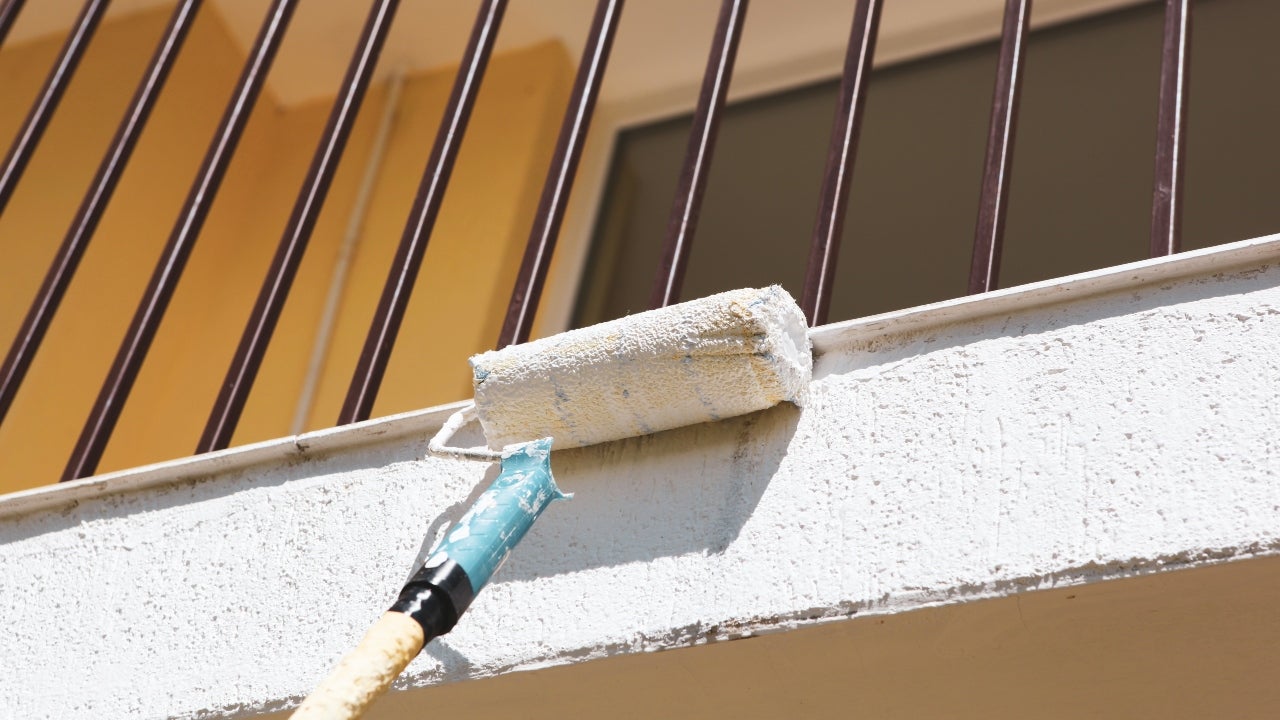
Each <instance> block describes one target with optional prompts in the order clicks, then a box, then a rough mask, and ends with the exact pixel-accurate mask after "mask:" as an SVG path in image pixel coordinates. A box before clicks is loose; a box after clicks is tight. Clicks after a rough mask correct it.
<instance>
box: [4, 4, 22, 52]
mask: <svg viewBox="0 0 1280 720" xmlns="http://www.w3.org/2000/svg"><path fill="white" fill-rule="evenodd" d="M25 2H26V0H5V2H3V3H0V47H3V46H4V39H5V38H7V37H9V28H11V27H13V21H14V20H17V19H18V13H19V12H20V11H21V10H22V5H23V4H24V3H25Z"/></svg>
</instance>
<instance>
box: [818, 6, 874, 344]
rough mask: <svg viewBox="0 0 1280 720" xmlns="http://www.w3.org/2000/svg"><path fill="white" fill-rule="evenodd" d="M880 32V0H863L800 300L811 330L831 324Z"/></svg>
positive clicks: (855, 19)
mask: <svg viewBox="0 0 1280 720" xmlns="http://www.w3.org/2000/svg"><path fill="white" fill-rule="evenodd" d="M879 29H880V0H858V3H857V5H855V6H854V9H853V29H852V30H850V31H849V47H848V49H847V50H845V55H844V75H843V76H841V78H840V99H839V100H838V101H837V102H838V104H837V105H836V119H835V122H833V123H832V124H831V142H830V143H829V144H828V145H827V166H826V168H825V169H824V170H823V172H822V191H821V193H820V194H819V196H818V219H817V221H816V222H815V223H814V226H813V235H812V239H811V240H810V244H809V263H808V265H807V266H806V268H805V275H804V292H803V293H802V294H801V298H800V308H801V309H802V310H804V314H805V317H807V318H808V319H809V325H811V326H812V325H821V324H823V323H825V322H826V321H827V311H828V309H829V308H830V307H831V291H832V284H833V283H834V282H835V275H836V258H837V257H838V255H839V253H840V235H841V233H842V232H844V214H845V209H846V207H847V206H848V204H849V179H850V178H851V177H852V176H853V165H854V162H855V161H856V160H857V158H858V136H859V135H860V134H861V133H862V108H863V106H864V105H866V100H867V83H868V82H869V81H870V76H871V63H872V60H873V59H874V58H875V54H876V36H877V35H878V34H879Z"/></svg>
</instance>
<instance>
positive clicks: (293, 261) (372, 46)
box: [196, 0, 399, 453]
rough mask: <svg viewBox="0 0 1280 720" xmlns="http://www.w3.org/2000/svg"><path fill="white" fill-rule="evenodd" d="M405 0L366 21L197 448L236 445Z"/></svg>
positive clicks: (378, 5)
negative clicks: (235, 437) (274, 335)
mask: <svg viewBox="0 0 1280 720" xmlns="http://www.w3.org/2000/svg"><path fill="white" fill-rule="evenodd" d="M398 5H399V0H375V2H374V3H373V7H372V8H370V10H369V16H368V19H366V20H365V24H364V31H363V33H362V34H361V36H360V40H359V42H358V43H357V45H356V51H355V54H354V55H352V57H351V63H350V64H349V65H348V66H347V75H346V78H345V79H343V81H342V89H341V90H340V91H339V92H338V98H337V99H336V100H335V101H334V104H333V109H332V110H331V111H330V112H329V121H328V124H327V125H326V126H325V129H324V133H323V135H322V136H321V138H320V145H319V146H318V147H317V148H316V154H315V157H313V158H312V160H311V169H310V170H308V171H307V178H306V180H304V181H303V183H302V190H301V192H299V194H298V199H297V201H296V202H294V205H293V214H292V215H290V217H289V224H288V226H287V227H286V228H285V231H284V236H283V237H282V238H280V244H279V246H277V248H276V255H275V258H274V259H273V260H272V261H271V269H270V270H268V271H267V279H266V280H265V281H264V282H263V284H262V289H261V290H260V291H259V292H258V300H257V302H255V303H254V306H253V312H252V314H251V315H250V316H249V323H248V324H247V325H246V326H245V329H244V334H243V335H242V336H241V337H240V345H239V346H238V347H237V348H236V354H235V356H234V358H232V360H231V368H230V369H229V370H227V377H226V379H225V380H224V381H223V382H222V389H221V390H220V391H219V392H218V399H217V401H215V402H214V405H213V411H212V412H211V413H210V415H209V421H208V423H206V424H205V428H204V434H203V435H201V437H200V443H199V444H198V445H197V446H196V452H197V453H204V452H209V451H210V450H221V449H222V448H225V447H227V446H228V445H230V444H231V436H232V434H233V433H234V432H235V429H236V423H237V422H239V420H240V414H241V413H242V412H243V411H244V404H245V402H246V401H247V400H248V399H249V391H250V390H251V389H252V388H253V381H254V378H255V377H257V374H258V369H259V368H260V367H261V366H262V358H263V356H264V355H265V354H266V352H267V345H268V344H269V343H270V342H271V334H272V333H273V332H274V331H275V328H276V323H277V322H278V321H279V320H280V312H281V311H282V310H283V309H284V304H285V300H286V299H287V298H288V297H289V288H290V287H292V285H293V280H294V278H295V277H296V276H297V274H298V266H299V265H300V264H301V263H302V255H303V253H305V252H306V249H307V241H308V240H310V239H311V232H312V230H313V229H314V228H315V224H316V218H318V217H319V216H320V210H321V208H322V207H323V206H324V200H325V196H326V195H327V194H328V192H329V186H330V184H331V183H332V182H333V176H334V174H335V173H336V172H337V169H338V162H339V160H341V158H342V152H343V150H344V149H345V148H346V145H347V139H348V138H349V137H350V136H351V128H352V127H353V126H354V125H355V121H356V116H357V115H358V114H359V112H360V104H361V103H362V102H363V100H364V95H365V91H366V90H367V89H368V87H369V81H370V80H371V79H372V78H373V71H374V68H375V67H376V65H377V63H378V56H379V54H381V52H382V46H383V44H384V42H385V41H386V38H387V32H388V31H389V30H390V28H391V21H392V19H393V18H394V17H395V13H396V7H397V6H398Z"/></svg>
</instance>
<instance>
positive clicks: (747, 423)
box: [494, 403, 800, 583]
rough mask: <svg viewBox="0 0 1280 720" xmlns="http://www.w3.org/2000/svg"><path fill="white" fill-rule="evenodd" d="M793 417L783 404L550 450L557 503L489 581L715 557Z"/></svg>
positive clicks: (776, 459) (757, 491) (752, 500)
mask: <svg viewBox="0 0 1280 720" xmlns="http://www.w3.org/2000/svg"><path fill="white" fill-rule="evenodd" d="M799 421H800V410H799V409H798V408H796V407H795V406H794V405H792V404H790V403H783V404H781V405H779V406H777V407H774V408H772V409H770V410H765V411H762V412H758V413H753V414H751V415H745V416H743V417H739V418H732V419H729V420H724V421H721V422H717V423H704V424H701V425H694V426H691V427H685V428H678V429H675V430H668V431H666V432H662V433H656V434H654V435H649V436H644V437H636V438H631V439H628V440H623V441H619V442H613V443H606V444H603V445H596V446H593V447H587V448H579V449H575V450H566V451H563V452H559V453H556V454H555V455H554V456H553V459H552V465H553V468H554V472H555V474H556V482H557V483H558V484H559V485H560V487H561V489H563V490H564V491H565V492H573V493H576V494H575V496H574V499H573V500H572V501H571V502H565V503H556V504H555V505H552V506H551V508H550V509H548V511H547V514H546V516H545V518H544V519H543V520H542V521H541V522H539V523H538V524H537V525H535V526H534V527H533V529H532V530H530V532H529V535H528V536H527V537H526V538H525V539H524V541H523V542H521V544H520V546H519V547H518V548H517V549H516V550H515V551H514V552H513V553H512V554H511V559H510V561H509V562H508V563H507V564H506V566H504V567H503V568H502V570H501V571H500V572H499V573H498V574H497V575H496V576H495V578H494V582H495V583H506V582H520V581H525V580H531V579H534V578H539V577H546V576H549V575H557V574H561V573H567V572H575V571H579V570H585V569H588V568H595V567H606V566H611V565H623V564H627V563H633V562H642V563H643V562H649V561H651V560H654V559H655V558H660V557H671V556H677V555H686V554H689V553H705V554H716V553H720V552H723V551H724V549H725V548H726V547H728V545H729V543H731V542H733V540H734V539H735V538H736V537H737V536H738V533H739V532H740V531H741V530H742V526H743V525H744V524H745V523H746V521H747V518H749V517H750V516H751V514H752V512H753V511H754V510H755V508H756V505H757V504H759V502H760V498H761V496H762V495H763V494H764V491H765V488H766V487H767V486H768V484H769V480H770V479H771V478H772V477H773V475H774V473H776V472H777V470H778V466H779V465H780V464H781V462H782V458H783V457H785V456H786V454H787V447H788V445H789V444H790V442H791V438H792V436H793V435H794V434H795V431H796V427H797V425H798V424H799Z"/></svg>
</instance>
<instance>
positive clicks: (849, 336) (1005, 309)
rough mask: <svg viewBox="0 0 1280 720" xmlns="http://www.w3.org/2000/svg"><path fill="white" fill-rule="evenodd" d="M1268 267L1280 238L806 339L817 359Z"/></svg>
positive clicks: (1046, 283)
mask: <svg viewBox="0 0 1280 720" xmlns="http://www.w3.org/2000/svg"><path fill="white" fill-rule="evenodd" d="M1267 261H1277V262H1280V234H1277V235H1267V236H1265V237H1260V238H1255V239H1252V240H1241V241H1239V242H1234V243H1227V244H1225V245H1217V246H1214V247H1210V248H1204V249H1202V250H1192V251H1187V252H1183V253H1179V254H1177V255H1168V256H1165V257H1160V258H1154V259H1150V260H1139V261H1138V262H1132V263H1128V264H1125V265H1114V266H1112V267H1108V268H1103V269H1101V270H1090V271H1088V272H1083V273H1079V274H1076V275H1067V276H1065V277H1060V278H1053V279H1051V280H1043V281H1041V282H1036V283H1029V284H1027V285H1017V286H1014V287H1011V288H1006V289H1003V290H996V291H993V292H989V293H983V294H980V295H967V296H964V297H958V298H954V299H951V300H943V301H941V302H936V303H932V304H929V305H920V306H917V307H913V308H907V309H905V310H894V311H892V312H887V313H882V314H880V315H871V316H868V317H864V318H857V319H854V320H845V321H843V322H838V323H832V324H830V325H823V326H821V327H816V328H813V329H812V330H811V331H809V337H810V339H811V340H812V341H813V351H814V354H815V355H816V356H822V355H824V354H826V353H831V352H839V351H842V350H846V349H850V348H852V347H853V346H855V345H858V344H860V343H865V342H867V341H868V340H872V339H879V338H882V337H884V336H886V335H893V334H902V333H909V332H915V331H919V330H924V329H926V328H932V327H937V326H939V325H949V324H955V323H961V322H967V321H971V320H977V319H980V318H987V317H991V316H998V315H1005V314H1010V313H1015V312H1022V311H1025V310H1030V309H1033V308H1038V307H1043V306H1045V305H1056V304H1059V303H1065V302H1074V301H1078V300H1083V299H1085V298H1089V297H1093V296H1097V295H1105V294H1107V293H1113V292H1118V291H1122V290H1129V289H1133V288H1138V287H1143V286H1147V285H1154V284H1157V283H1162V282H1170V281H1175V280H1180V279H1183V278H1187V277H1191V276H1194V275H1202V274H1206V273H1212V272H1215V271H1216V272H1225V271H1228V270H1231V269H1234V268H1239V267H1243V266H1247V265H1255V264H1259V263H1265V262H1267Z"/></svg>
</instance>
